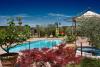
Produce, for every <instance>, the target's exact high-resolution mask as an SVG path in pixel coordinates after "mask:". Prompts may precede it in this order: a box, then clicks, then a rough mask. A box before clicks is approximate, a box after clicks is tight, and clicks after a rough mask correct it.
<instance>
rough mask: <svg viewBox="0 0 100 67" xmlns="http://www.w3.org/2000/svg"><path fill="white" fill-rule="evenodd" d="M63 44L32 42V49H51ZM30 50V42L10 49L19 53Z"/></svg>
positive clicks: (57, 42)
mask: <svg viewBox="0 0 100 67" xmlns="http://www.w3.org/2000/svg"><path fill="white" fill-rule="evenodd" d="M60 43H62V41H61V40H38V41H32V42H30V49H33V48H51V47H53V46H55V45H58V44H60ZM26 49H29V42H27V43H23V44H20V45H17V46H15V47H12V48H10V52H19V51H22V50H26Z"/></svg>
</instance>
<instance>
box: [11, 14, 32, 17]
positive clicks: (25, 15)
mask: <svg viewBox="0 0 100 67" xmlns="http://www.w3.org/2000/svg"><path fill="white" fill-rule="evenodd" d="M18 16H21V17H32V16H30V15H28V14H17V15H13V17H18Z"/></svg>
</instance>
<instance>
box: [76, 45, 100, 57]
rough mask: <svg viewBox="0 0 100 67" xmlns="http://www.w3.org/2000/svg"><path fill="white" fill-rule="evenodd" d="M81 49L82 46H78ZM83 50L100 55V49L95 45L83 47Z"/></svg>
mask: <svg viewBox="0 0 100 67" xmlns="http://www.w3.org/2000/svg"><path fill="white" fill-rule="evenodd" d="M77 49H78V50H79V51H81V48H77ZM82 51H83V52H87V53H92V54H94V55H96V56H100V49H98V48H95V47H82Z"/></svg>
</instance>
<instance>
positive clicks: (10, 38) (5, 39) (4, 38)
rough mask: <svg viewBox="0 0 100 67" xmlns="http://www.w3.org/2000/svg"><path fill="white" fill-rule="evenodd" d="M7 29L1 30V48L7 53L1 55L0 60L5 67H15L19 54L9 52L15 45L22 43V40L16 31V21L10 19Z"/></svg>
mask: <svg viewBox="0 0 100 67" xmlns="http://www.w3.org/2000/svg"><path fill="white" fill-rule="evenodd" d="M8 21H9V23H8V24H9V26H7V29H5V30H0V47H1V48H2V49H3V50H4V51H6V52H7V53H4V54H1V55H0V60H1V63H2V66H3V67H15V63H16V60H17V57H18V53H10V52H9V50H10V48H11V47H12V46H14V44H15V43H16V44H17V43H19V42H22V39H21V38H20V36H19V35H18V33H17V31H16V29H17V28H16V26H15V23H14V19H11V18H10V19H9V20H8Z"/></svg>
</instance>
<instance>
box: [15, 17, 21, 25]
mask: <svg viewBox="0 0 100 67" xmlns="http://www.w3.org/2000/svg"><path fill="white" fill-rule="evenodd" d="M16 19H17V21H18V24H19V26H21V25H22V17H20V16H19V17H16Z"/></svg>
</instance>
